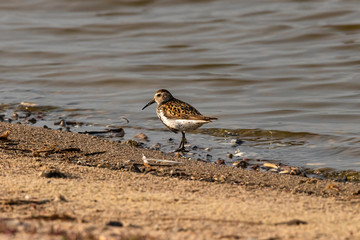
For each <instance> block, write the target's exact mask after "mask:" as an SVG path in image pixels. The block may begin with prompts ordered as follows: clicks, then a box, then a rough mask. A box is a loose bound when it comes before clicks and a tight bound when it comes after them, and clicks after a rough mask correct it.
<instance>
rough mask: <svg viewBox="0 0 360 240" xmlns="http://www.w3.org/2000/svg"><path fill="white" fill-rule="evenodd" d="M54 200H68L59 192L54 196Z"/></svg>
mask: <svg viewBox="0 0 360 240" xmlns="http://www.w3.org/2000/svg"><path fill="white" fill-rule="evenodd" d="M54 201H55V202H67V201H68V200H66V198H65V197H64V196H63V195H61V194H59V195H57V196H56V197H55V198H54Z"/></svg>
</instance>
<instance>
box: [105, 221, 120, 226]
mask: <svg viewBox="0 0 360 240" xmlns="http://www.w3.org/2000/svg"><path fill="white" fill-rule="evenodd" d="M106 226H111V227H123V226H124V224H123V223H122V222H120V221H109V222H107V223H106Z"/></svg>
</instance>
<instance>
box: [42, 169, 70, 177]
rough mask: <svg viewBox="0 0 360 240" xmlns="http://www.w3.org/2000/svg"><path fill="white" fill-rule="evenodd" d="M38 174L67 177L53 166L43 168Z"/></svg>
mask: <svg viewBox="0 0 360 240" xmlns="http://www.w3.org/2000/svg"><path fill="white" fill-rule="evenodd" d="M39 176H40V177H45V178H67V176H66V174H65V173H62V172H60V171H59V170H58V169H56V168H53V167H50V168H49V169H45V170H44V171H42V172H41V173H40V174H39Z"/></svg>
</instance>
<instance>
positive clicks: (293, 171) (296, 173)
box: [290, 168, 301, 175]
mask: <svg viewBox="0 0 360 240" xmlns="http://www.w3.org/2000/svg"><path fill="white" fill-rule="evenodd" d="M300 174H301V171H300V169H298V168H292V169H291V171H290V175H300Z"/></svg>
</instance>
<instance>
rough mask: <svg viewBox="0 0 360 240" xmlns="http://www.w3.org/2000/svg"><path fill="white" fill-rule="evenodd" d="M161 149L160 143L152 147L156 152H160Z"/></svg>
mask: <svg viewBox="0 0 360 240" xmlns="http://www.w3.org/2000/svg"><path fill="white" fill-rule="evenodd" d="M160 148H161V144H160V143H156V144H154V145H152V146H151V149H154V150H160Z"/></svg>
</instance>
